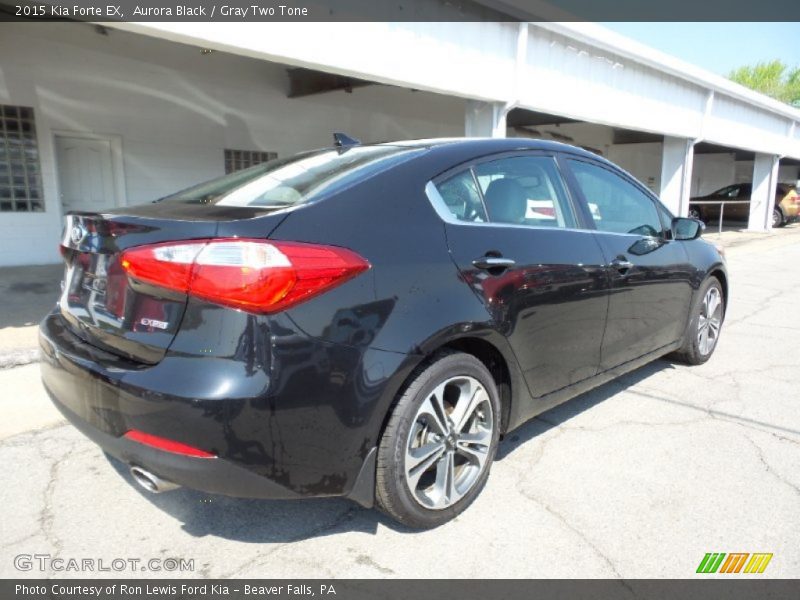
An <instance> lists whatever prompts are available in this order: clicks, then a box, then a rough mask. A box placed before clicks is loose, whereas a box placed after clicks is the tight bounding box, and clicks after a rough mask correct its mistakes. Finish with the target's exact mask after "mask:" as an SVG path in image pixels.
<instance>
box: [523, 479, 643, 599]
mask: <svg viewBox="0 0 800 600" xmlns="http://www.w3.org/2000/svg"><path fill="white" fill-rule="evenodd" d="M517 491H518V492H519V493H520V494H521V495H522V496H523V497H524V498H526V499H528V500H530V501H531V502H533V503H535V504H537V505H539V506H540V507H542V508H543V509H544V510H546V511H547V512H548V513H549V514H550V515H551V516H552V517H553V518H555V519H556V520H557V521H558V522H559V523H561V524H562V525H563V526H564V527H566V528H567V529H569V530H570V531H572V532H573V533H574V534H575V535H577V536H578V537H579V538H580V539H581V540H583V542H584V543H585V544H586V545H587V546H589V547H590V548H591V549H592V551H593V552H594V553H595V554H596V555H597V556H599V557H600V558H601V559H602V561H603V562H604V563H605V564H606V566H607V567H608V568H609V570H610V571H611V572H612V573H613V574H614V577H616V578H617V579H619V580H621V581H622V585H623V586H624V587H625V588H626V589H627V590H628V591H629V592H631V593H633V589H632V588H631V587H630V586H629V585H628V584H627V583H625V581H624V580H623V578H622V574H621V573H620V572H619V571H618V570H617V568H616V567H615V566H614V563H613V562H612V561H611V559H610V558H609V557H608V556H607V555H606V554H605V552H603V551H602V549H600V547H599V546H597V544H595V543H594V542H593V541H592V540H591V539H589V537H587V536H586V534H585V533H583V532H582V531H581V530H580V529H578V528H577V527H575V526H574V525H573V524H572V523H570V522H569V521H568V520H567V519H566V518H565V517H564V515H562V514H561V513H559V512H558V511H556V510H554V509H553V508H552V507H551V506H550V505H549V504H547V503H546V502H544V501H543V500H541V499H539V498H537V497H536V496H535V495H533V494H531V493H530V492H527V491H525V490H523V489H519V488H517Z"/></svg>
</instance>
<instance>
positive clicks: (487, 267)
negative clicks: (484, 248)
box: [472, 256, 517, 271]
mask: <svg viewBox="0 0 800 600" xmlns="http://www.w3.org/2000/svg"><path fill="white" fill-rule="evenodd" d="M515 264H517V263H516V262H514V261H513V260H512V259H510V258H503V257H502V256H482V257H480V258H476V259H475V260H473V261H472V266H474V267H477V268H478V269H483V270H484V271H493V270H497V271H501V270H502V271H505V270H506V269H510V268H511V267H513V266H514V265H515Z"/></svg>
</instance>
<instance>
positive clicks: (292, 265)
mask: <svg viewBox="0 0 800 600" xmlns="http://www.w3.org/2000/svg"><path fill="white" fill-rule="evenodd" d="M121 263H122V267H123V268H124V269H125V271H126V272H127V273H128V275H129V276H130V277H132V278H134V279H137V280H140V281H144V282H146V283H150V284H153V285H157V286H160V287H164V288H167V289H170V290H175V291H178V292H182V293H185V294H189V295H192V296H196V297H198V298H203V299H205V300H209V301H211V302H215V303H217V304H223V305H226V306H231V307H233V308H238V309H241V310H246V311H249V312H256V313H273V312H278V311H281V310H284V309H286V308H289V307H291V306H294V305H296V304H298V303H300V302H303V301H304V300H307V299H309V298H311V297H313V296H316V295H319V294H321V293H323V292H325V291H327V290H329V289H331V288H333V287H335V286H337V285H340V284H342V283H344V282H345V281H347V280H348V279H351V278H353V277H355V276H356V275H358V274H359V273H361V272H362V271H365V270H366V269H368V268H369V266H370V265H369V263H368V262H367V261H366V260H364V259H363V258H361V257H360V256H359V255H358V254H356V253H355V252H352V251H350V250H347V249H345V248H338V247H334V246H320V245H316V244H302V243H298V242H277V241H276V242H267V241H264V240H248V239H213V240H197V241H189V242H170V243H166V244H154V245H151V246H139V247H136V248H130V249H128V250H125V252H123V253H122V258H121Z"/></svg>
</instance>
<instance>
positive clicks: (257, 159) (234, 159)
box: [225, 148, 278, 173]
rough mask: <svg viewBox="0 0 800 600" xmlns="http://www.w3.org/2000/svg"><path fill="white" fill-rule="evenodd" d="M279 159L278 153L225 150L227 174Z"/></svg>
mask: <svg viewBox="0 0 800 600" xmlns="http://www.w3.org/2000/svg"><path fill="white" fill-rule="evenodd" d="M275 158H278V153H277V152H261V151H258V150H229V149H228V148H226V149H225V173H233V172H234V171H241V170H242V169H247V168H248V167H252V166H255V165H260V164H261V163H265V162H267V161H268V160H273V159H275Z"/></svg>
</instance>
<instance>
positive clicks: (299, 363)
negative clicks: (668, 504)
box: [40, 138, 728, 527]
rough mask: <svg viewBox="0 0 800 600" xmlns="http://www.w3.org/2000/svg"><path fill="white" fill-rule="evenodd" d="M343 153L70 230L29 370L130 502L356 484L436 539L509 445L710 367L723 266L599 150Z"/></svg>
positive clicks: (434, 144)
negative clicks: (519, 434) (644, 383)
mask: <svg viewBox="0 0 800 600" xmlns="http://www.w3.org/2000/svg"><path fill="white" fill-rule="evenodd" d="M340 139H344V142H343V143H340V145H338V146H337V147H334V148H328V149H323V150H316V151H313V152H308V153H304V154H300V155H297V156H293V157H291V158H285V159H279V160H274V161H271V162H268V163H265V164H263V165H259V166H256V167H253V168H251V169H248V170H245V171H240V172H236V173H233V174H230V175H227V176H225V177H222V178H219V179H216V180H213V181H211V182H208V183H205V184H202V185H199V186H196V187H193V188H190V189H187V190H185V191H183V192H180V193H177V194H175V195H174V196H171V197H168V198H166V199H162V200H160V201H157V202H154V203H150V204H146V205H142V206H133V207H126V208H120V209H116V210H111V211H109V212H104V213H102V214H99V213H74V214H70V215H68V216H67V223H66V227H65V229H64V235H63V239H62V241H61V249H62V253H63V256H64V260H65V262H66V274H65V278H64V287H63V293H62V295H61V298H60V299H59V301H58V303H57V305H56V307H55V308H54V310H53V311H52V313H51V314H49V315H48V316H47V317H46V318H45V319H44V321H43V322H42V324H41V335H40V341H41V348H42V356H43V360H42V363H41V364H42V377H43V380H44V384H45V386H46V388H47V390H48V391H49V393H50V395H51V396H52V398H53V401H54V402H55V404H56V406H57V407H58V408H59V409H60V410H61V411H62V412H63V413H64V415H66V417H67V418H68V419H69V420H70V421H71V422H72V423H73V424H74V425H75V426H76V427H78V428H79V429H80V430H81V431H82V432H84V433H85V434H86V435H87V436H88V437H89V438H91V439H92V440H94V441H95V442H97V443H98V444H99V445H100V446H101V447H102V448H103V449H104V450H105V451H106V452H107V453H109V454H111V455H113V456H115V457H117V458H118V459H120V460H122V461H124V462H125V463H126V464H128V465H129V466H130V470H131V473H132V475H133V477H134V478H135V480H136V481H137V482H138V483H139V484H140V485H142V486H143V487H144V488H146V489H148V490H150V491H155V492H159V491H164V490H167V489H170V488H174V487H177V486H179V485H183V486H188V487H191V488H195V489H198V490H203V491H206V492H209V493H220V494H228V495H232V496H240V497H251V498H299V497H307V496H346V497H348V498H351V499H353V500H355V501H356V502H358V503H360V504H362V505H364V506H368V507H369V506H373V504H377V505H378V506H379V507H380V508H382V509H383V510H384V511H386V512H387V513H388V514H389V515H391V516H392V517H394V518H396V519H398V520H399V521H402V522H403V523H406V524H408V525H410V526H414V527H432V526H436V525H439V524H441V523H443V522H445V521H447V520H449V519H451V518H453V517H454V516H455V515H457V514H459V513H460V512H461V511H463V510H464V509H465V508H466V507H467V506H469V504H470V503H471V502H472V501H473V500H474V499H475V497H476V496H477V495H478V493H479V492H480V490H481V489H482V487H483V485H484V483H485V482H486V479H487V477H488V475H489V469H490V466H491V464H492V460H493V458H494V456H495V452H496V450H497V445H498V440H499V439H500V436H501V435H503V434H506V433H507V432H509V431H511V430H512V429H514V428H515V427H518V426H520V425H521V424H522V423H524V422H525V421H527V420H528V419H530V418H531V417H533V416H535V415H537V414H539V413H541V412H543V411H545V410H547V409H549V408H551V407H553V406H555V405H556V404H559V403H561V402H564V401H565V400H567V399H569V398H572V397H574V396H576V395H577V394H580V393H581V392H584V391H586V390H588V389H590V388H593V387H595V386H597V385H600V384H602V383H603V382H606V381H609V380H610V379H613V378H615V377H617V376H619V375H620V374H622V373H625V372H627V371H630V370H631V369H635V368H637V367H639V366H641V365H643V364H645V363H647V362H649V361H652V360H653V359H655V358H658V357H660V356H663V355H666V354H670V353H673V354H674V356H676V357H678V358H680V359H681V360H683V361H685V362H688V363H691V364H699V363H703V362H705V361H706V360H708V358H709V357H710V356H711V354H712V353H713V351H714V348H715V346H716V343H717V340H718V338H719V335H720V328H721V325H722V322H723V318H724V314H725V304H726V300H727V298H728V276H727V274H726V269H725V264H724V260H723V258H722V256H721V255H720V253H719V252H718V250H717V249H716V248H715V247H714V246H713V245H711V244H709V243H707V242H706V241H704V240H702V239H699V236H700V232H701V225H700V223H699V222H697V221H694V220H691V219H682V218H673V216H672V215H671V214H670V213H669V211H668V210H667V209H666V208H665V207H664V206H663V205H662V204H661V203H660V202H659V201H658V199H657V198H656V197H654V196H653V195H652V194H651V193H650V192H649V191H648V190H647V188H645V187H644V186H642V185H641V184H640V183H639V182H637V181H636V180H635V179H633V178H632V177H631V176H630V175H628V174H627V173H625V172H624V171H622V170H620V169H619V168H618V167H616V166H614V165H613V164H611V163H609V162H608V161H606V160H603V159H602V158H599V157H597V156H595V155H593V154H590V153H588V152H585V151H583V150H580V149H578V148H574V147H570V146H565V145H561V144H556V143H549V142H541V141H533V140H520V139H497V140H469V139H453V140H428V141H414V142H398V143H392V144H378V145H360V144H356V143H352V142H351V141H350V140H348V139H347V138H340Z"/></svg>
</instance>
